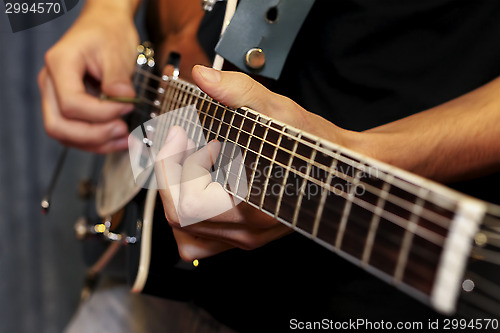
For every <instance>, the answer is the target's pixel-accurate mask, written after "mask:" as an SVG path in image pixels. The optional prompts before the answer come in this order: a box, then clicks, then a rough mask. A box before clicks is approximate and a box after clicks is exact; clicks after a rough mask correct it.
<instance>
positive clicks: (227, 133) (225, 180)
mask: <svg viewBox="0 0 500 333" xmlns="http://www.w3.org/2000/svg"><path fill="white" fill-rule="evenodd" d="M224 112H225V111H224ZM235 115H236V113H235V112H232V113H231V122H230V124H229V126H228V127H227V132H226V139H225V142H228V141H231V140H229V132H230V131H231V128H232V127H233V122H234V117H235ZM222 119H224V117H222ZM236 141H238V140H236ZM238 149H239V148H238ZM240 151H241V150H240ZM235 152H236V145H235V144H233V149H232V150H231V158H230V159H229V163H228V165H227V171H226V178H225V179H224V185H223V187H224V188H225V189H227V187H228V183H227V182H228V179H229V173H230V172H231V168H232V166H233V159H234V153H235ZM239 181H240V179H237V182H239Z"/></svg>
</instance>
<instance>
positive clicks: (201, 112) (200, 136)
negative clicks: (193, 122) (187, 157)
mask: <svg viewBox="0 0 500 333" xmlns="http://www.w3.org/2000/svg"><path fill="white" fill-rule="evenodd" d="M202 94H203V93H202V92H201V91H200V90H198V97H197V101H196V104H195V105H197V104H198V103H199V102H201V104H200V106H199V107H196V111H197V113H198V121H199V122H200V126H201V128H200V132H199V133H198V138H197V139H196V141H195V144H196V148H197V149H199V148H200V144H201V142H202V137H203V129H204V128H206V127H205V121H206V120H207V113H204V112H203V107H204V105H205V102H206V99H204V98H202ZM202 114H204V115H205V116H204V117H203V121H202V120H201V119H200V116H201V115H202Z"/></svg>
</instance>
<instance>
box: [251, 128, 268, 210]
mask: <svg viewBox="0 0 500 333" xmlns="http://www.w3.org/2000/svg"><path fill="white" fill-rule="evenodd" d="M257 122H258V119H256V120H255V122H254V125H255V124H257ZM255 126H256V125H255ZM260 126H261V125H260ZM252 132H253V130H252ZM268 132H269V128H268V127H266V130H265V132H264V137H263V140H262V141H261V143H260V146H259V152H258V153H257V160H256V161H255V166H256V167H255V170H253V175H252V185H253V178H254V175H255V172H256V170H257V166H258V165H259V160H260V157H261V155H262V147H263V146H264V141H265V140H266V137H267V133H268ZM252 134H253V133H252ZM250 140H251V139H249V140H248V141H249V142H250ZM270 166H272V164H270ZM269 170H271V168H269ZM266 186H267V185H265V186H264V191H263V192H264V194H263V195H264V196H265V195H266V193H265V191H266V190H265V189H266ZM249 188H250V191H249V192H248V197H249V198H250V192H251V189H252V186H250V187H249ZM259 207H260V208H262V206H260V205H259Z"/></svg>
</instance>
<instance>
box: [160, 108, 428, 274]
mask: <svg viewBox="0 0 500 333" xmlns="http://www.w3.org/2000/svg"><path fill="white" fill-rule="evenodd" d="M182 123H184V125H187V124H188V121H187V120H185V118H183V117H182V116H180V115H179V116H177V115H174V116H173V117H171V119H170V120H169V122H168V125H167V126H172V125H181V126H182ZM353 217H354V216H353ZM389 219H390V218H389ZM388 222H391V221H388ZM353 223H354V224H356V225H358V226H359V225H363V226H364V225H365V224H363V223H362V222H361V221H360V220H358V219H354V218H352V219H351V218H350V225H351V226H352V224H353ZM299 228H300V226H299ZM380 230H382V231H380ZM353 235H354V236H355V237H354V238H355V240H356V244H357V245H359V246H360V247H361V248H362V247H363V246H365V245H366V243H365V241H366V240H365V239H364V238H363V236H362V235H358V234H351V235H350V236H353ZM377 235H380V236H384V235H385V237H384V238H385V239H384V241H385V242H386V243H389V244H392V245H393V246H395V247H396V248H399V247H400V245H401V243H400V242H398V241H397V240H396V239H395V237H391V236H394V234H391V233H390V232H388V231H387V230H386V229H384V228H382V229H379V230H378V231H377ZM421 238H423V239H425V237H421ZM350 241H351V242H350V243H349V244H353V242H352V241H353V240H352V239H351V240H350ZM332 245H333V244H332ZM340 249H342V250H343V248H342V247H341V248H340ZM375 251H376V249H375ZM371 252H373V251H371ZM346 253H348V252H346ZM410 253H411V254H412V255H416V256H418V257H420V258H433V257H432V256H430V254H432V255H435V253H432V251H430V250H429V249H428V247H426V246H423V245H421V244H420V243H418V242H417V243H415V242H413V243H412V246H411V251H410ZM353 256H354V255H353ZM354 257H355V258H356V259H357V260H361V258H358V257H356V256H354ZM395 258H397V256H395ZM369 263H370V262H369ZM394 265H397V262H396V261H394ZM430 265H431V266H432V268H433V269H435V263H432V262H431V263H430ZM404 267H405V269H406V270H410V271H411V272H412V273H413V274H414V275H416V276H420V275H421V276H422V277H423V278H429V276H428V275H427V274H425V273H426V272H425V271H424V270H422V269H420V268H419V267H414V263H413V262H412V261H410V263H409V264H406V265H405V266H404ZM379 269H381V270H382V271H383V269H382V268H379ZM387 274H388V273H387Z"/></svg>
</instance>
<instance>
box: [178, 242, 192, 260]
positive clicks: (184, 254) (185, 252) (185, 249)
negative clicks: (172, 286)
mask: <svg viewBox="0 0 500 333" xmlns="http://www.w3.org/2000/svg"><path fill="white" fill-rule="evenodd" d="M177 249H178V251H179V256H180V257H181V259H182V260H184V261H187V262H190V261H193V260H195V259H196V256H195V255H194V254H193V253H192V252H191V251H189V246H187V245H184V244H178V245H177Z"/></svg>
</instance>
